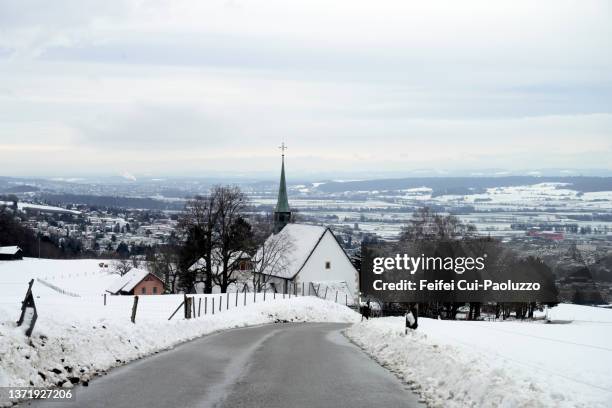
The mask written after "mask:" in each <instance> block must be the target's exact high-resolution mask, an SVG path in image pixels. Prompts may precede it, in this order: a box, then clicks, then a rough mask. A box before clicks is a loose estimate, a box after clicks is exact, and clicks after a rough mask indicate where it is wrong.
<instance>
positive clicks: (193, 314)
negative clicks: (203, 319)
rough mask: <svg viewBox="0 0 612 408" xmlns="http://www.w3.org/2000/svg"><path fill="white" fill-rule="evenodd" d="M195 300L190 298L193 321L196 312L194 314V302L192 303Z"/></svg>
mask: <svg viewBox="0 0 612 408" xmlns="http://www.w3.org/2000/svg"><path fill="white" fill-rule="evenodd" d="M194 299H195V297H193V296H192V297H191V315H192V316H193V318H194V319H195V317H196V312H195V302H194V301H193V300H194Z"/></svg>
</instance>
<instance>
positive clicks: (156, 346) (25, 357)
mask: <svg viewBox="0 0 612 408" xmlns="http://www.w3.org/2000/svg"><path fill="white" fill-rule="evenodd" d="M13 317H14V316H9V315H8V313H5V311H3V310H2V309H1V308H0V387H9V386H10V387H22V386H35V387H50V386H62V387H71V386H72V384H76V383H79V382H80V383H83V384H84V385H86V384H87V383H88V381H89V380H90V379H91V378H92V377H93V376H95V375H98V374H100V373H102V372H104V371H106V370H108V369H110V368H112V367H115V366H119V365H122V364H125V363H126V362H128V361H131V360H135V359H138V358H142V357H145V356H147V355H150V354H152V353H156V352H159V351H161V350H165V349H169V348H172V347H173V346H176V345H177V344H180V343H182V342H185V341H188V340H192V339H195V338H197V337H200V336H203V335H206V334H210V333H213V332H218V331H221V330H226V329H231V328H237V327H247V326H253V325H260V324H267V323H279V322H347V323H351V322H355V321H358V315H357V314H356V313H355V312H353V311H352V310H351V309H349V308H347V307H345V306H342V305H340V304H335V303H332V302H328V301H324V300H321V299H318V298H315V297H298V298H293V299H278V300H275V301H270V302H265V303H259V304H252V305H250V306H249V307H244V308H238V309H233V310H231V309H230V310H228V311H225V312H223V313H218V314H216V315H207V316H205V317H201V318H197V319H192V320H184V319H181V320H178V319H177V320H172V321H153V320H147V321H146V322H143V323H140V324H139V322H138V321H137V322H136V324H132V323H131V322H130V321H129V319H127V318H100V317H93V318H89V319H87V318H82V319H78V320H75V319H72V320H70V319H66V316H62V315H61V314H56V315H52V316H46V318H45V319H39V321H38V322H37V325H36V329H35V330H34V333H33V334H32V338H31V339H28V338H26V337H25V336H24V334H23V329H22V328H20V327H16V325H15V322H14V319H13ZM3 404H4V406H10V405H11V403H10V402H8V401H0V406H3Z"/></svg>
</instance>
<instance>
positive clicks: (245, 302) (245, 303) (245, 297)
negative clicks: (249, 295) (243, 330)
mask: <svg viewBox="0 0 612 408" xmlns="http://www.w3.org/2000/svg"><path fill="white" fill-rule="evenodd" d="M244 305H245V306H246V292H244Z"/></svg>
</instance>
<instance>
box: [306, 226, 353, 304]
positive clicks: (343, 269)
mask: <svg viewBox="0 0 612 408" xmlns="http://www.w3.org/2000/svg"><path fill="white" fill-rule="evenodd" d="M326 262H329V263H330V265H329V266H330V268H329V269H326V268H325V264H326ZM326 280H329V281H346V283H347V285H348V288H349V290H350V291H351V294H352V295H353V297H354V298H356V297H357V295H358V290H359V289H358V275H357V270H356V269H355V268H354V267H353V264H351V262H350V261H349V260H348V258H347V256H346V254H345V253H344V251H343V249H342V248H341V247H340V245H339V244H338V242H337V241H336V238H334V236H333V235H332V233H331V232H329V231H327V232H325V235H324V236H323V238H322V239H321V242H319V245H317V247H316V249H315V250H314V252H313V253H312V255H311V256H310V258H309V259H308V261H307V262H306V265H304V267H303V268H302V270H301V272H300V273H299V274H298V276H297V281H298V282H300V284H301V282H305V283H306V284H308V283H309V282H316V281H326Z"/></svg>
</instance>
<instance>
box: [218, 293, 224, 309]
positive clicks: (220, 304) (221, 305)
mask: <svg viewBox="0 0 612 408" xmlns="http://www.w3.org/2000/svg"><path fill="white" fill-rule="evenodd" d="M222 300H223V295H219V311H221V308H222V307H223V302H222Z"/></svg>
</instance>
